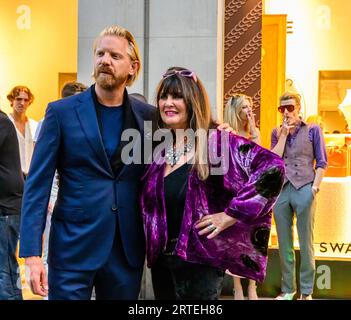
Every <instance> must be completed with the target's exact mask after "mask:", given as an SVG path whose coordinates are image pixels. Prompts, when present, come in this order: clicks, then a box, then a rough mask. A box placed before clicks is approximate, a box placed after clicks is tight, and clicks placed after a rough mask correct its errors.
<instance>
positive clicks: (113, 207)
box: [111, 204, 118, 212]
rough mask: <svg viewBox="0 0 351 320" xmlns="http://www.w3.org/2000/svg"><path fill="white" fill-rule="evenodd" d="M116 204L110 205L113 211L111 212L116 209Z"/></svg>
mask: <svg viewBox="0 0 351 320" xmlns="http://www.w3.org/2000/svg"><path fill="white" fill-rule="evenodd" d="M117 209H118V208H117V206H116V205H115V204H114V205H112V207H111V210H112V211H113V212H116V211H117Z"/></svg>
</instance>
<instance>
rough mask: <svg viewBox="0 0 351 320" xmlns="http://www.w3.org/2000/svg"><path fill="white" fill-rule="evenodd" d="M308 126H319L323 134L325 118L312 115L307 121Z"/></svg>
mask: <svg viewBox="0 0 351 320" xmlns="http://www.w3.org/2000/svg"><path fill="white" fill-rule="evenodd" d="M306 123H307V124H316V125H318V126H319V127H320V128H321V129H322V132H323V129H324V123H323V118H322V117H321V116H319V115H318V114H312V115H310V116H309V117H308V118H307V119H306Z"/></svg>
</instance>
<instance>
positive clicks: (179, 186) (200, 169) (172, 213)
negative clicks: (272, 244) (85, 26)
mask: <svg viewBox="0 0 351 320" xmlns="http://www.w3.org/2000/svg"><path fill="white" fill-rule="evenodd" d="M156 103H157V108H156V110H157V115H158V124H159V127H160V128H162V129H163V130H165V131H166V132H168V133H169V135H170V136H174V138H173V139H171V141H170V143H169V145H168V146H165V148H163V149H162V148H161V146H159V145H158V146H157V149H160V150H159V151H156V149H155V154H154V161H153V162H152V164H150V165H149V166H148V168H147V171H146V173H145V175H144V177H143V188H142V191H141V208H142V214H143V220H144V231H145V235H146V252H147V262H148V266H149V267H151V272H152V282H153V288H154V292H155V298H156V299H177V300H185V299H201V300H202V299H203V300H214V299H218V297H219V295H220V293H221V289H222V281H223V276H224V270H226V269H229V271H230V272H232V273H234V274H237V275H240V276H243V277H248V278H252V279H255V280H258V281H262V280H263V278H264V276H265V270H266V262H267V259H266V256H267V247H268V237H269V229H270V221H271V215H270V210H271V208H272V206H273V204H274V202H275V200H276V197H277V196H278V194H279V192H280V189H281V186H282V183H283V179H284V163H283V161H282V160H281V158H280V157H278V156H277V155H275V154H274V153H272V152H270V151H269V150H266V149H264V148H262V147H260V146H259V145H257V144H255V143H253V142H251V141H249V140H247V139H244V138H242V137H240V136H237V135H234V134H232V133H228V132H225V131H220V130H218V129H216V125H215V124H214V122H213V121H212V119H211V112H210V105H209V100H208V96H207V93H206V90H205V88H204V86H203V84H202V82H201V80H200V79H199V77H198V76H197V75H196V74H195V72H194V71H191V70H188V69H185V68H180V67H172V68H169V69H168V70H167V71H166V73H165V74H164V75H163V78H162V80H161V81H160V83H159V85H158V89H157V99H156ZM211 129H213V130H211ZM185 130H188V132H189V130H192V131H193V133H194V134H195V133H198V134H199V135H198V136H197V139H196V140H195V139H193V138H194V137H191V136H188V135H187V134H186V133H185ZM172 140H173V141H172ZM222 141H223V142H222ZM218 150H222V156H221V158H220V159H221V161H222V160H223V162H222V163H221V164H222V166H216V165H214V166H213V167H212V163H211V162H210V159H211V158H212V159H213V156H214V155H215V154H217V151H218ZM207 151H208V152H207ZM225 154H226V155H227V156H228V157H226V156H225ZM163 155H164V156H163ZM225 159H227V160H228V163H227V160H225ZM214 167H216V168H214ZM226 169H228V170H226ZM215 171H217V172H215Z"/></svg>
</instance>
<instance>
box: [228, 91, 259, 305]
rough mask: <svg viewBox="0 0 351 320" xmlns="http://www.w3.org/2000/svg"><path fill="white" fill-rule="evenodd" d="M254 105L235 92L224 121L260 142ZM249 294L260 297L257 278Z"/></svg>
mask: <svg viewBox="0 0 351 320" xmlns="http://www.w3.org/2000/svg"><path fill="white" fill-rule="evenodd" d="M252 107H253V103H252V98H251V97H249V96H247V95H245V94H240V93H237V94H233V95H232V96H231V97H230V98H229V100H228V102H227V104H226V106H225V110H224V122H227V123H229V125H230V126H231V127H232V128H233V129H234V131H235V132H236V134H238V135H239V136H242V137H244V138H247V139H249V140H251V141H253V142H256V143H257V144H260V141H261V139H260V131H259V129H258V128H257V127H256V122H255V115H254V114H253V112H252ZM227 273H228V271H227ZM229 274H230V273H229ZM230 275H232V276H233V282H234V289H233V291H234V299H235V300H244V293H243V288H242V285H241V279H240V277H237V276H235V275H233V274H230ZM247 295H248V298H249V300H257V299H258V297H257V292H256V281H255V280H252V279H249V285H248V288H247Z"/></svg>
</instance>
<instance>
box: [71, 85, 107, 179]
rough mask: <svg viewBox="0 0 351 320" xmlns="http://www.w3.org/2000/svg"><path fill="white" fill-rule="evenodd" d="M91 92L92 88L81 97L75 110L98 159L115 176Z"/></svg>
mask: <svg viewBox="0 0 351 320" xmlns="http://www.w3.org/2000/svg"><path fill="white" fill-rule="evenodd" d="M91 90H92V87H90V88H89V89H88V90H87V91H85V92H84V93H83V94H81V95H80V97H79V98H80V99H79V101H78V103H77V105H76V106H75V110H76V113H77V116H78V119H79V121H80V125H81V127H82V129H83V132H84V134H85V136H86V138H87V139H88V142H89V144H90V146H91V148H92V149H93V150H94V152H95V154H96V155H97V157H98V158H99V159H100V160H101V161H102V163H103V164H104V166H105V168H107V170H108V171H109V173H110V174H111V175H113V172H112V169H111V165H110V162H109V160H108V158H107V155H106V152H105V148H104V145H103V141H102V137H101V133H100V129H99V124H98V120H97V116H96V111H95V105H94V102H93V97H92V92H91Z"/></svg>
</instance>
